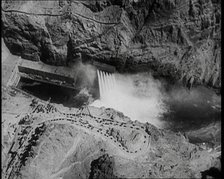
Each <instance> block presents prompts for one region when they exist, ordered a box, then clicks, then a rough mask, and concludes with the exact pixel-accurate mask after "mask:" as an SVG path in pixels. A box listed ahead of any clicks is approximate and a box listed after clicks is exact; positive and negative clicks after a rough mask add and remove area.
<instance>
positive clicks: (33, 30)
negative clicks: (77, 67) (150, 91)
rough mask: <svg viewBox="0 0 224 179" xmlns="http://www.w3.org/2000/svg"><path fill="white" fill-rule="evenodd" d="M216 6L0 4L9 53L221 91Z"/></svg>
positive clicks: (107, 1) (190, 0)
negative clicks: (142, 74) (103, 65)
mask: <svg viewBox="0 0 224 179" xmlns="http://www.w3.org/2000/svg"><path fill="white" fill-rule="evenodd" d="M220 2H221V1H215V0H175V1H174V0H159V1H158V0H120V1H117V0H102V1H94V0H93V1H81V0H68V1H62V0H57V1H3V4H2V18H1V20H2V25H3V28H2V32H3V37H4V41H5V43H6V45H7V47H8V48H9V50H10V51H11V53H13V54H15V55H19V56H21V57H22V58H24V59H29V60H35V61H43V62H44V63H48V64H52V65H70V64H71V63H73V62H76V61H79V60H80V59H82V60H83V61H92V60H94V61H99V62H104V63H108V64H111V65H114V66H116V67H117V69H118V70H119V71H129V72H130V71H152V72H153V73H154V75H158V76H160V77H161V76H164V77H167V78H169V79H170V80H171V81H182V82H184V83H185V84H187V85H188V86H191V85H193V84H206V85H209V86H212V87H215V88H218V89H219V88H220V86H221V74H220V70H221V66H220V60H221V58H220V45H221V33H220V25H221V10H220V7H221V6H220V5H221V4H220Z"/></svg>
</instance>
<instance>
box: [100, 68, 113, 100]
mask: <svg viewBox="0 0 224 179" xmlns="http://www.w3.org/2000/svg"><path fill="white" fill-rule="evenodd" d="M97 77H98V83H99V90H100V99H101V100H102V99H104V98H105V95H106V93H108V92H110V91H111V90H113V89H114V88H115V87H116V80H115V75H114V74H113V73H108V72H105V71H101V70H97Z"/></svg>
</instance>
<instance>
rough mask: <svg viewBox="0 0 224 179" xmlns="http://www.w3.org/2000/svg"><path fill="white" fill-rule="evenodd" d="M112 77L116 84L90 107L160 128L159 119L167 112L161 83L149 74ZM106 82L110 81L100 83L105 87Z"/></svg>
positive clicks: (161, 123) (160, 122)
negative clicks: (118, 113) (104, 109)
mask: <svg viewBox="0 0 224 179" xmlns="http://www.w3.org/2000/svg"><path fill="white" fill-rule="evenodd" d="M114 75H115V79H116V84H115V85H113V87H112V88H110V89H108V90H104V93H103V95H102V94H101V95H100V99H98V100H96V101H94V102H93V103H92V104H91V105H92V106H96V107H106V108H113V109H115V110H118V111H120V112H123V113H124V115H126V116H128V117H130V118H131V120H133V121H134V120H138V121H140V122H149V123H151V124H153V125H155V126H157V127H159V128H161V127H162V125H163V122H162V121H160V117H161V116H162V115H163V113H164V112H166V111H167V109H166V106H165V103H164V102H163V95H162V93H161V90H160V88H161V87H162V85H161V83H160V82H159V81H157V80H155V79H153V78H152V76H151V75H150V74H149V73H141V74H136V75H121V74H114ZM106 79H107V76H106ZM99 80H100V79H99ZM99 82H100V81H99ZM108 82H110V79H108V80H106V81H105V79H103V80H102V81H101V82H100V83H105V84H106V85H107V84H108ZM101 87H102V86H101Z"/></svg>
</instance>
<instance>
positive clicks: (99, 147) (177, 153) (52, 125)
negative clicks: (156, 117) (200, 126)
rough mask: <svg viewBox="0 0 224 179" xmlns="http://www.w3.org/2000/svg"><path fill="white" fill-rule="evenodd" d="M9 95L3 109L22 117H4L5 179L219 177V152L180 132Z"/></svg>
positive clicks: (106, 112) (101, 111) (98, 111)
mask: <svg viewBox="0 0 224 179" xmlns="http://www.w3.org/2000/svg"><path fill="white" fill-rule="evenodd" d="M12 91H13V90H12ZM8 92H9V91H7V90H6V91H5V90H4V93H5V95H4V101H3V102H4V103H3V104H6V100H7V102H8V103H9V104H8V105H6V106H7V107H9V106H10V105H11V107H12V105H14V104H16V101H17V103H18V104H19V105H18V107H17V108H18V109H16V110H15V112H16V113H15V114H20V113H19V111H21V109H22V108H23V109H24V110H23V111H24V113H23V114H20V115H11V116H10V115H9V114H8V115H7V116H5V115H4V116H3V120H6V119H7V120H10V121H11V122H12V123H13V126H14V129H15V130H14V133H11V130H8V132H7V131H6V130H5V131H4V132H3V145H2V146H3V147H4V148H3V154H4V160H3V165H2V171H3V172H2V176H3V178H7V179H11V178H13V179H17V178H18V179H19V178H23V179H30V178H37V179H45V178H46V179H48V178H52V179H53V178H77V179H78V178H200V177H201V176H204V175H206V174H207V175H208V174H209V172H207V171H209V169H210V168H211V167H213V169H214V167H215V171H216V172H217V171H218V172H219V169H220V168H219V166H220V151H217V150H216V149H213V150H212V149H211V148H209V149H204V148H202V147H199V146H196V145H194V144H191V143H189V142H188V139H186V138H185V137H184V136H183V135H182V134H180V133H173V132H171V131H167V130H161V129H157V128H156V127H155V126H153V125H151V124H149V123H146V124H142V123H140V122H138V121H135V122H134V121H131V120H130V119H129V118H128V117H126V116H124V115H122V114H121V113H119V112H117V111H115V110H113V109H105V108H100V109H99V108H94V107H89V108H86V109H82V110H81V109H76V108H72V109H68V108H66V107H62V106H61V105H56V104H55V105H53V104H49V103H46V102H41V101H38V100H36V99H35V100H34V99H32V98H30V96H25V95H22V94H21V93H20V92H19V91H17V92H16V93H15V94H14V96H13V97H10V96H9V94H8ZM14 92H15V91H14ZM5 98H7V99H5ZM18 98H19V100H18ZM4 109H6V108H4ZM111 117H113V120H111ZM13 118H14V120H13ZM16 118H17V121H16V120H15V119H16ZM3 124H4V129H5V128H6V126H7V121H6V122H4V123H3ZM11 127H12V126H11V125H9V126H8V128H9V129H10V128H11ZM109 129H110V130H109ZM111 131H112V133H111ZM114 131H116V136H115V135H114ZM9 132H10V135H11V137H10V139H9V138H8V139H7V138H6V137H7V136H9ZM122 141H125V146H126V147H124V146H123V145H122ZM133 144H134V145H133ZM203 171H204V172H203ZM201 172H202V173H201ZM210 173H211V172H210Z"/></svg>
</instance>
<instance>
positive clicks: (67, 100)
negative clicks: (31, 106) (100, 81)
mask: <svg viewBox="0 0 224 179" xmlns="http://www.w3.org/2000/svg"><path fill="white" fill-rule="evenodd" d="M17 88H19V89H21V90H23V91H25V92H27V93H29V94H31V95H33V96H35V97H37V98H39V99H41V100H44V101H48V100H50V102H52V103H57V104H62V105H63V106H65V107H81V106H83V105H86V104H88V100H89V99H88V98H89V96H85V95H80V94H79V93H80V91H81V90H82V89H71V88H67V87H64V86H58V85H54V84H50V83H47V82H40V81H36V80H32V79H28V78H24V77H21V78H20V81H19V83H18V85H17ZM84 88H85V87H83V89H84ZM87 90H88V92H89V93H90V95H92V97H93V98H94V99H96V98H98V95H99V94H98V86H97V84H96V83H95V84H94V86H93V88H91V89H90V88H89V89H87Z"/></svg>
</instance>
